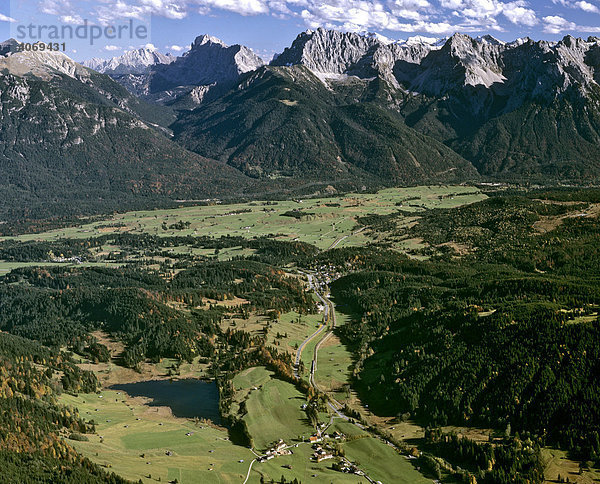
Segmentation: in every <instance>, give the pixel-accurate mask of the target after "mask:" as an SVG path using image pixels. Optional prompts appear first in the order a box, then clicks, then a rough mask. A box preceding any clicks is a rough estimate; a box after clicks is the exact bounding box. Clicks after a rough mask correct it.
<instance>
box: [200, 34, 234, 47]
mask: <svg viewBox="0 0 600 484" xmlns="http://www.w3.org/2000/svg"><path fill="white" fill-rule="evenodd" d="M206 44H214V45H220V46H222V47H228V45H227V44H225V42H223V41H222V40H221V39H218V38H216V37H213V36H212V35H208V34H203V35H199V36H198V37H196V39H195V40H194V42H192V49H193V48H196V47H200V46H203V45H206Z"/></svg>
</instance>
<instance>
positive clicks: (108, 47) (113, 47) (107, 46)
mask: <svg viewBox="0 0 600 484" xmlns="http://www.w3.org/2000/svg"><path fill="white" fill-rule="evenodd" d="M120 49H121V47H119V46H117V45H105V46H104V50H109V51H113V50H120Z"/></svg>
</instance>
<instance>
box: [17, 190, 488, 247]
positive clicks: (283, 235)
mask: <svg viewBox="0 0 600 484" xmlns="http://www.w3.org/2000/svg"><path fill="white" fill-rule="evenodd" d="M483 198H485V196H484V195H482V194H481V193H480V192H479V191H478V190H476V189H475V188H472V187H462V186H433V187H412V188H391V189H386V190H382V191H380V192H379V193H377V194H349V195H345V196H340V197H333V198H320V199H310V200H297V201H292V200H290V201H279V202H250V203H243V204H233V205H212V206H193V207H182V208H178V209H170V210H152V211H139V212H128V213H124V214H117V215H115V216H113V217H111V218H110V219H108V220H106V221H103V222H96V223H92V224H86V225H81V226H79V227H71V228H67V229H61V230H53V231H49V232H46V233H43V234H35V235H23V236H20V237H18V239H19V240H32V239H34V240H55V239H60V238H73V239H77V238H88V237H91V236H93V235H97V234H110V233H122V232H132V233H150V234H155V235H159V236H171V235H201V236H211V237H220V236H224V235H234V236H241V237H248V238H251V237H256V236H264V235H277V236H278V238H280V239H283V240H296V239H298V240H301V241H303V242H308V243H311V244H314V245H316V246H317V247H319V248H322V249H326V248H328V247H330V246H331V245H332V244H333V243H334V242H335V241H336V240H338V239H340V238H342V237H345V236H348V238H346V239H344V240H343V241H342V242H341V243H340V245H339V247H344V246H349V245H362V244H364V243H365V242H367V241H368V239H367V237H366V236H365V235H364V234H362V233H361V234H357V235H352V233H353V230H354V227H355V225H356V222H355V219H356V217H360V216H364V215H368V214H379V215H386V214H389V213H392V212H395V211H397V210H399V209H402V210H405V211H412V212H415V214H417V213H418V212H420V211H422V210H424V209H426V208H435V207H443V208H451V207H455V206H459V205H464V204H466V203H473V202H476V201H478V200H481V199H483ZM291 210H300V211H302V212H303V213H305V214H307V215H305V216H302V217H301V218H300V219H296V218H294V217H285V216H282V214H284V213H285V212H288V211H291ZM179 221H183V222H189V223H190V226H189V228H188V229H186V230H181V231H175V230H171V229H167V230H163V228H162V226H163V223H166V224H167V226H169V225H171V224H174V223H177V222H179ZM177 250H181V251H186V250H188V249H187V248H180V249H177ZM222 252H223V253H222V254H219V258H230V257H233V256H235V255H242V254H240V252H241V251H239V250H238V251H236V250H235V249H228V250H227V251H222ZM200 255H214V251H211V253H206V254H204V253H203V254H200Z"/></svg>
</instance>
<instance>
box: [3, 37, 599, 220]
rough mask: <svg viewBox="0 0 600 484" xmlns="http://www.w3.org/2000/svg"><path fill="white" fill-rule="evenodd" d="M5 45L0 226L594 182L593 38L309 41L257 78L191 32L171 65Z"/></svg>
mask: <svg viewBox="0 0 600 484" xmlns="http://www.w3.org/2000/svg"><path fill="white" fill-rule="evenodd" d="M13 45H14V41H7V42H4V43H2V44H0V72H1V75H0V97H1V98H2V105H1V107H0V109H1V110H2V111H1V117H0V179H1V180H2V181H1V182H0V191H1V192H2V194H3V196H2V203H1V205H2V206H1V207H0V220H1V219H2V218H4V219H7V220H8V219H10V218H11V217H16V216H17V215H18V216H23V215H24V214H25V215H27V216H30V217H32V218H35V217H40V216H46V215H51V214H53V213H54V214H57V213H60V212H61V210H63V211H65V210H68V209H67V208H66V207H69V206H73V203H72V200H74V199H75V200H78V202H77V205H76V206H77V207H78V208H77V210H78V211H80V212H82V213H84V212H85V213H95V212H98V211H105V210H107V209H110V210H114V209H119V208H120V209H124V208H131V207H133V206H139V205H144V206H146V205H148V204H150V205H153V204H163V203H167V202H169V203H172V202H173V200H177V199H200V198H206V197H223V196H225V195H228V196H230V197H239V196H244V197H245V196H252V194H253V193H254V194H259V193H260V194H262V195H263V196H265V195H267V194H266V193H265V192H267V191H270V190H273V191H277V190H281V189H293V190H299V191H302V190H306V191H309V192H310V191H315V190H319V188H318V187H322V186H326V185H333V186H334V187H337V188H343V189H345V188H360V187H363V186H364V187H366V186H369V187H371V186H382V185H390V184H416V183H432V182H441V183H446V182H463V181H473V180H478V179H482V178H483V179H494V180H504V181H506V180H508V181H519V182H545V183H548V182H559V181H563V182H564V181H568V182H573V183H595V182H597V181H598V178H599V177H600V161H599V160H600V107H599V106H600V104H599V103H600V87H599V83H600V39H598V38H595V37H590V38H588V39H579V38H574V37H571V36H567V37H565V38H564V39H562V40H561V41H559V42H547V41H533V40H531V39H529V38H523V39H518V40H516V41H514V42H508V43H506V42H502V41H500V40H497V39H495V38H494V37H492V36H483V37H478V38H471V37H469V36H467V35H463V34H454V35H453V36H451V37H450V38H448V39H432V38H425V37H413V38H410V39H407V40H404V41H392V40H390V39H387V38H384V37H382V36H379V35H374V34H357V33H344V32H338V31H332V30H325V29H318V30H314V31H310V30H309V31H306V32H303V33H301V34H300V35H299V36H298V37H297V38H296V39H295V41H294V42H293V43H292V45H291V46H290V47H288V48H286V49H285V50H284V51H283V52H282V53H281V54H279V55H277V56H275V58H274V59H273V60H272V61H271V62H270V63H266V62H264V61H263V60H262V59H260V57H258V56H257V55H256V54H255V53H254V52H252V50H251V49H249V48H247V47H244V46H241V45H234V46H228V45H226V44H224V43H223V42H221V41H220V40H219V39H216V38H214V37H211V36H208V35H202V36H199V37H197V38H196V39H195V40H194V42H193V43H192V44H191V45H190V49H189V51H187V52H186V53H185V54H183V55H182V56H179V57H175V56H172V55H163V54H161V53H159V52H158V51H156V49H154V48H142V49H137V50H134V51H130V52H127V53H125V54H123V55H121V56H119V57H115V58H113V59H108V60H102V59H91V60H89V61H86V62H84V63H83V65H81V64H77V63H76V62H74V61H73V60H71V59H69V58H68V57H67V56H65V55H64V54H61V53H55V52H54V53H48V52H44V53H42V52H35V53H34V52H23V53H13V52H12V50H13V49H12V46H13ZM303 187H304V188H303ZM61 200H62V202H61ZM48 201H54V202H56V206H62V207H63V208H62V209H61V210H58V209H57V210H54V208H53V207H55V205H49V204H48Z"/></svg>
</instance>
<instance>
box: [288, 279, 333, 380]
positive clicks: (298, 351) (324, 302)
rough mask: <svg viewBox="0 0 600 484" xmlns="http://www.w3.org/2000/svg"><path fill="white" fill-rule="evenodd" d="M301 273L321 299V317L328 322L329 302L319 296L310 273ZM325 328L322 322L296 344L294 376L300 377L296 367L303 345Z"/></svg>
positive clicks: (300, 357)
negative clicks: (322, 311) (322, 310)
mask: <svg viewBox="0 0 600 484" xmlns="http://www.w3.org/2000/svg"><path fill="white" fill-rule="evenodd" d="M301 273H302V274H305V275H306V276H307V277H308V285H309V287H310V288H311V289H312V290H313V291H315V294H316V295H317V297H318V298H319V299H320V300H321V302H322V303H323V305H324V306H325V313H324V315H323V318H324V320H325V323H327V322H328V319H329V304H327V301H325V299H323V297H322V296H321V294H319V292H318V291H317V288H316V285H315V283H314V277H313V275H312V274H306V273H305V272H301ZM325 328H327V324H322V325H321V326H319V328H318V329H317V330H316V331H315V332H314V333H313V334H311V335H310V336H309V337H308V338H306V339H305V340H304V341H303V342H302V343H301V344H300V346H298V349H297V350H296V361H295V363H294V376H295V377H296V378H300V376H299V375H298V367H299V366H300V360H301V359H302V351H303V350H304V347H305V346H306V345H307V344H308V343H310V342H311V341H312V340H313V339H314V338H316V337H317V336H318V335H319V334H321V333H322V332H323V331H324V330H325Z"/></svg>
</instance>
